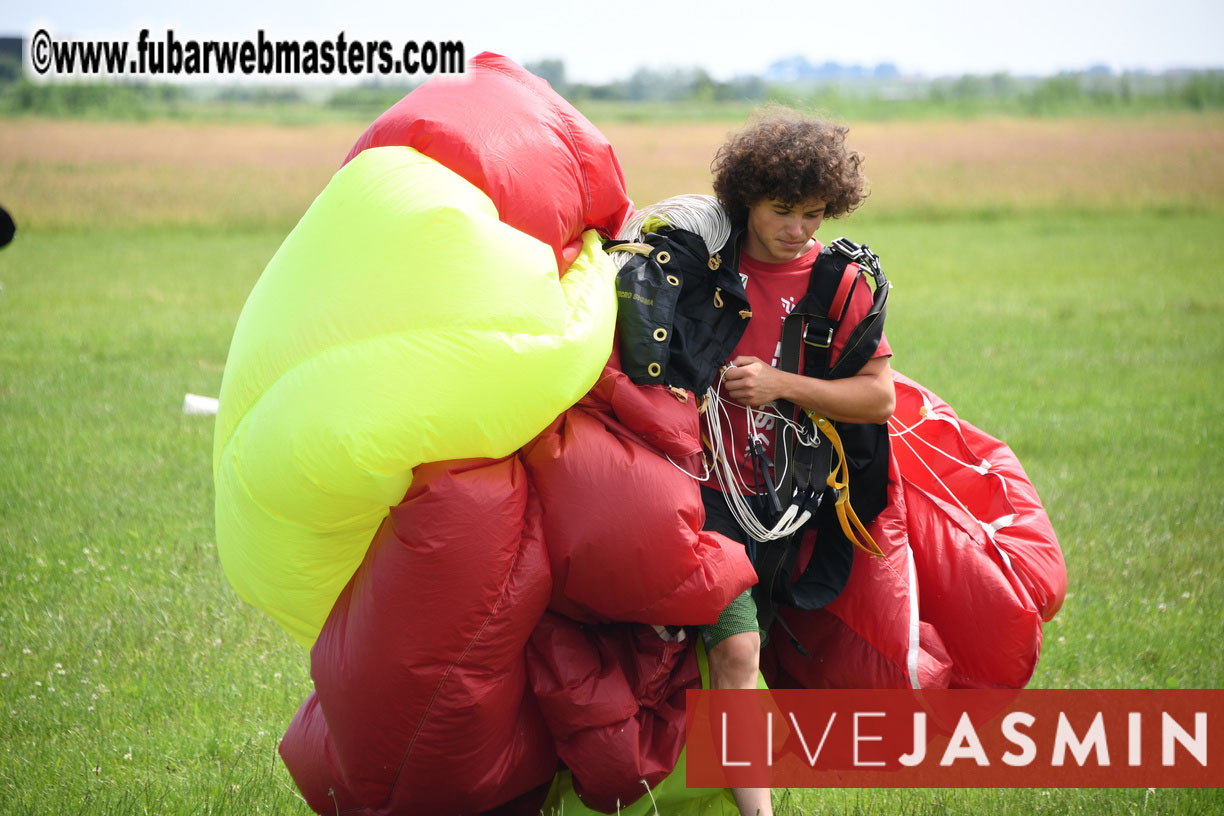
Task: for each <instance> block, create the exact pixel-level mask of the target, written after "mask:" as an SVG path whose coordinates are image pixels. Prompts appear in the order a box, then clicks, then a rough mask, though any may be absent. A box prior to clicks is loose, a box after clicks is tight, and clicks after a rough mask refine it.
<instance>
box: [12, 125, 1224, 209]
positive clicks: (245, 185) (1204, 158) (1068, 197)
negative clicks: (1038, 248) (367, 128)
mask: <svg viewBox="0 0 1224 816" xmlns="http://www.w3.org/2000/svg"><path fill="white" fill-rule="evenodd" d="M602 129H603V131H604V133H605V134H606V135H607V137H608V139H609V140H610V141H611V142H612V144H613V145H614V146H615V148H616V150H617V152H618V154H619V155H620V158H621V162H622V164H623V165H624V169H625V176H626V179H627V182H628V186H629V193H630V196H631V197H632V198H633V199H634V201H636V202H638V203H639V204H646V203H649V202H652V201H657V200H658V199H660V198H664V197H666V196H669V195H675V194H677V193H685V192H704V191H708V190H709V181H710V174H709V164H710V159H711V158H712V157H713V154H714V151H715V150H716V149H717V147H718V145H719V144H720V143H721V142H722V141H723V139H724V138H725V137H726V135H727V132H728V130H729V127H728V126H727V125H725V124H711V123H673V124H666V125H652V124H647V123H607V124H605V125H604V126H603V128H602ZM360 132H361V127H360V126H354V125H348V124H336V123H326V124H317V125H308V126H282V125H272V124H220V123H202V124H181V123H148V124H133V123H95V122H74V121H61V120H36V119H31V120H10V121H6V122H0V204H3V206H5V207H6V208H8V209H9V210H10V211H11V212H13V213H14V215H15V216H16V218H17V219H18V221H19V223H21V224H22V225H23V226H25V227H27V228H37V229H61V228H76V227H92V226H100V227H121V228H122V227H144V226H157V225H200V226H244V227H250V226H252V225H267V226H277V225H285V226H287V225H291V224H292V223H294V222H295V221H296V220H297V218H298V217H299V216H300V215H301V214H302V213H303V212H304V211H305V209H306V208H307V207H308V206H309V205H310V202H311V201H312V200H313V199H314V196H315V195H317V194H318V192H319V191H320V190H321V189H322V188H323V187H324V186H325V185H326V184H327V180H328V179H329V178H330V177H331V174H332V173H333V172H335V170H336V168H337V167H338V166H339V164H340V162H341V160H342V159H343V158H344V156H345V154H346V153H347V152H348V149H349V147H350V146H351V145H352V143H353V142H354V141H355V140H356V138H357V137H358V135H359V134H360ZM849 141H850V143H851V146H852V147H854V148H855V149H857V150H859V151H860V152H861V153H862V155H863V156H864V158H865V164H864V168H865V170H866V173H867V175H868V178H869V179H870V182H871V190H872V195H871V198H870V199H869V201H868V203H867V205H866V206H865V209H864V213H871V214H873V215H881V216H888V215H896V214H901V215H907V216H908V215H915V214H918V215H922V214H940V213H965V212H1037V211H1047V210H1050V209H1064V210H1082V211H1092V212H1099V211H1106V212H1144V211H1152V210H1164V211H1168V210H1173V211H1181V210H1194V211H1203V210H1211V211H1214V210H1216V209H1218V208H1220V207H1221V206H1222V204H1224V114H1204V115H1179V116H1159V117H1157V116H1151V117H1143V118H1125V119H1124V118H1101V119H1067V120H1020V119H987V120H970V121H963V120H962V121H931V122H906V123H894V122H889V123H876V122H873V123H865V124H861V125H853V124H852V127H851V132H850V137H849Z"/></svg>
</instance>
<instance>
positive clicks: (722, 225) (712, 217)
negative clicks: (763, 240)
mask: <svg viewBox="0 0 1224 816" xmlns="http://www.w3.org/2000/svg"><path fill="white" fill-rule="evenodd" d="M660 227H675V228H676V229H683V230H688V231H689V232H693V233H696V234H697V235H700V236H701V240H703V241H705V245H706V247H707V248H708V249H709V250H710V251H717V250H718V249H720V248H721V247H722V246H723V245H724V244H726V243H727V239H728V238H730V237H731V219H730V218H728V217H727V212H726V210H724V209H723V208H722V205H721V204H719V203H718V199H717V198H715V197H714V196H708V195H678V196H672V197H671V198H665V199H663V200H662V201H659V202H656V203H654V204H651V205H649V206H647V207H643V208H642V209H640V210H638V211H637V212H636V213H634V214H633V216H632V217H631V218H630V219H629V220H628V221H626V222H625V225H624V226H623V227H621V231H620V232H619V233H618V234H617V236H616V237H617V238H618V239H619V240H622V241H640V240H642V238H643V237H644V236H645V235H646V233H649V232H654V231H656V230H658V229H659V228H660ZM630 251H631V252H632V251H634V250H630ZM628 260H629V255H628V254H623V255H622V254H620V253H614V254H613V261H614V262H615V263H616V265H617V266H618V267H619V266H624V264H625V262H627V261H628Z"/></svg>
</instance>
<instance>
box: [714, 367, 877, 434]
mask: <svg viewBox="0 0 1224 816" xmlns="http://www.w3.org/2000/svg"><path fill="white" fill-rule="evenodd" d="M731 362H732V367H731V368H729V369H727V373H726V375H725V376H724V379H723V388H724V389H725V390H726V392H727V396H729V397H731V399H733V400H735V401H736V402H738V403H739V404H741V405H747V406H749V407H751V408H759V407H761V406H762V405H766V404H768V403H771V402H773V401H774V400H777V399H784V400H789V401H790V402H793V403H794V404H796V405H798V406H800V407H802V408H806V409H807V410H809V411H814V412H815V413H817V414H819V415H820V416H823V417H828V418H829V419H835V420H837V421H838V422H861V423H868V422H869V423H875V424H882V423H884V422H887V421H888V418H889V417H891V416H892V414H893V409H894V408H895V407H896V404H897V394H896V390H895V389H894V388H893V380H892V373H891V370H890V368H889V364H888V358H887V357H875V358H873V359H871V360H868V361H867V364H866V365H864V366H863V367H862V369H860V370H859V373H858V374H855V375H854V376H853V377H845V378H842V379H838V380H821V379H817V378H815V377H805V376H803V375H802V374H790V373H788V372H785V371H779V370H778V369H776V368H774V367H773V366H771V365H769V364H768V363H766V362H764V361H763V360H760V359H758V358H756V357H736V358H735V359H734V360H732V361H731Z"/></svg>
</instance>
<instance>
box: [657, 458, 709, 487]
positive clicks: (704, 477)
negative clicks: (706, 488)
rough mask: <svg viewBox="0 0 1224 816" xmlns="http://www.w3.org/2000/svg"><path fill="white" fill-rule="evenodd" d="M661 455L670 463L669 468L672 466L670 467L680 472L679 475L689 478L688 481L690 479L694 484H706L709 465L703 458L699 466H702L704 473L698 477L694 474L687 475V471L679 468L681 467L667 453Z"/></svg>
mask: <svg viewBox="0 0 1224 816" xmlns="http://www.w3.org/2000/svg"><path fill="white" fill-rule="evenodd" d="M663 455H664V456H666V457H667V461H668V462H670V463H671V466H672V467H674V468H675V469H676V470H678V471H680V472H681V473H683V474H684V475H685V476H687V477H689V478H690V479H692V480H693V481H695V482H708V481H709V480H710V463H709V462H706V461H705V460H704V458H703V460H702V463H701V464H702V466H703V467H704V468H705V473H704V474H703V475H700V476H699V475H697V474H696V473H689V472H688V471H687V470H685V469H684V468H683V467H681V466H680V465H679V464H678V463H677V462H676V460H675V459H672V458H671V454H669V453H665V454H663Z"/></svg>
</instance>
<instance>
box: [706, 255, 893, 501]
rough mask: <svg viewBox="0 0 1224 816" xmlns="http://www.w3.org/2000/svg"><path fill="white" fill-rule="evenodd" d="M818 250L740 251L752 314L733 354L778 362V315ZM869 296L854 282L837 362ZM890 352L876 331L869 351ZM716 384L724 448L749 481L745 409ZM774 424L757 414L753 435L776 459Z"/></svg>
mask: <svg viewBox="0 0 1224 816" xmlns="http://www.w3.org/2000/svg"><path fill="white" fill-rule="evenodd" d="M820 250H821V244H820V242H819V241H817V242H816V244H815V246H813V247H812V248H811V249H810V250H808V251H807V252H805V253H804V254H802V255H800V256H799V257H798V258H796V259H794V260H793V261H787V262H786V263H780V264H773V263H766V262H764V261H758V260H756V259H755V258H752V257H751V256H749V255H748V253H747V252H741V253H740V268H739V272H740V279H741V280H742V281H743V282H744V289H745V290H746V291H747V293H748V303H749V304H751V307H752V319H751V320H749V321H748V328H747V329H746V330H745V332H744V336H743V337H742V338H740V341H739V343H738V344H737V345H736V347H735V350H734V351H732V353H731V357H732V359H734V358H735V357H739V356H741V355H742V356H752V357H757V358H759V359H761V360H764V361H765V362H767V363H769V364H770V365H772V366H775V367H776V366H777V365H778V361H779V359H780V357H781V355H782V321H783V320H785V319H786V316H787V315H788V314H790V312H791V310H792V309H794V308H795V304H797V303H798V302H799V301H800V300H802V299H803V296H804V295H806V294H807V290H808V275H809V274H810V273H811V271H812V264H814V263H816V256H817V255H819V254H820ZM871 302H872V291H871V287H869V286H864V285H862V284H861V283H860V284H859V285H858V286H855V287H854V292H853V294H852V296H851V297H850V301H849V302H848V303H847V304H846V307H845V311H844V312H843V315H842V319H841V322H840V323H839V324H838V326H837V330H836V331H835V332H834V334H833V346H832V348H831V349H830V352H829V362H830V364H832V363H834V362H836V361H837V358H838V357H839V356H841V352H842V349H843V348H845V346H846V340H847V339H849V337H850V332H851V331H853V330H854V327H855V326H856V325H858V323H859V321H860V320H862V319H863V317H865V316H866V314H867V313H868V312H869V311H871ZM891 356H892V349H891V348H889V345H888V339H887V338H886V337H881V338H880V347H879V348H878V349H876V353H875V354H874V355H873V357H891ZM716 385H717V386H718V394H719V396H720V397H722V398H723V406H724V408H725V411H726V415H725V416H723V417H721V419H720V422H721V424H722V438H723V441H724V443H725V444H726V445H727V454H728V455H731V453H732V452H733V451H734V452H736V453H737V454H738V456H737V459H736V463H737V465H738V467H739V472H740V478H741V479H742V480H743V482H744V484H746V485H749V486H752V485H753V484H754V482H755V477H754V475H753V468H752V461H751V459H750V458H749V457H748V450H749V445H750V442H751V439H752V437H751V436H750V434H749V428H748V411H747V409H745V408H744V407H743V406H742V405H740V404H739V403H736V402H734V401H733V400H731V399H730V398H728V397H727V396H726V394H725V392H724V391H723V389H722V387H721V383H717V382H716ZM712 410H713V409H712V408H711V411H709V412H707V413H706V418H707V420H709V419H710V416H711V413H712ZM774 425H775V419H774V418H773V417H772V416H771V415H768V414H767V415H764V416H761V417H760V418H759V423H758V424H757V426H756V429H755V436H756V437H757V438H759V439H760V440H761V443H762V445H763V446H764V448H765V455H766V456H768V457H769V458H770V461H774V462H776V457H775V456H774V444H775V439H774V436H775V434H774ZM733 445H734V446H733ZM706 484H708V485H709V486H710V487H714V488H718V486H719V485H718V481H717V479H715V478H714V477H713V476H711V477H710V479H709V481H708V482H706ZM758 488H759V489H764V485H758Z"/></svg>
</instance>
